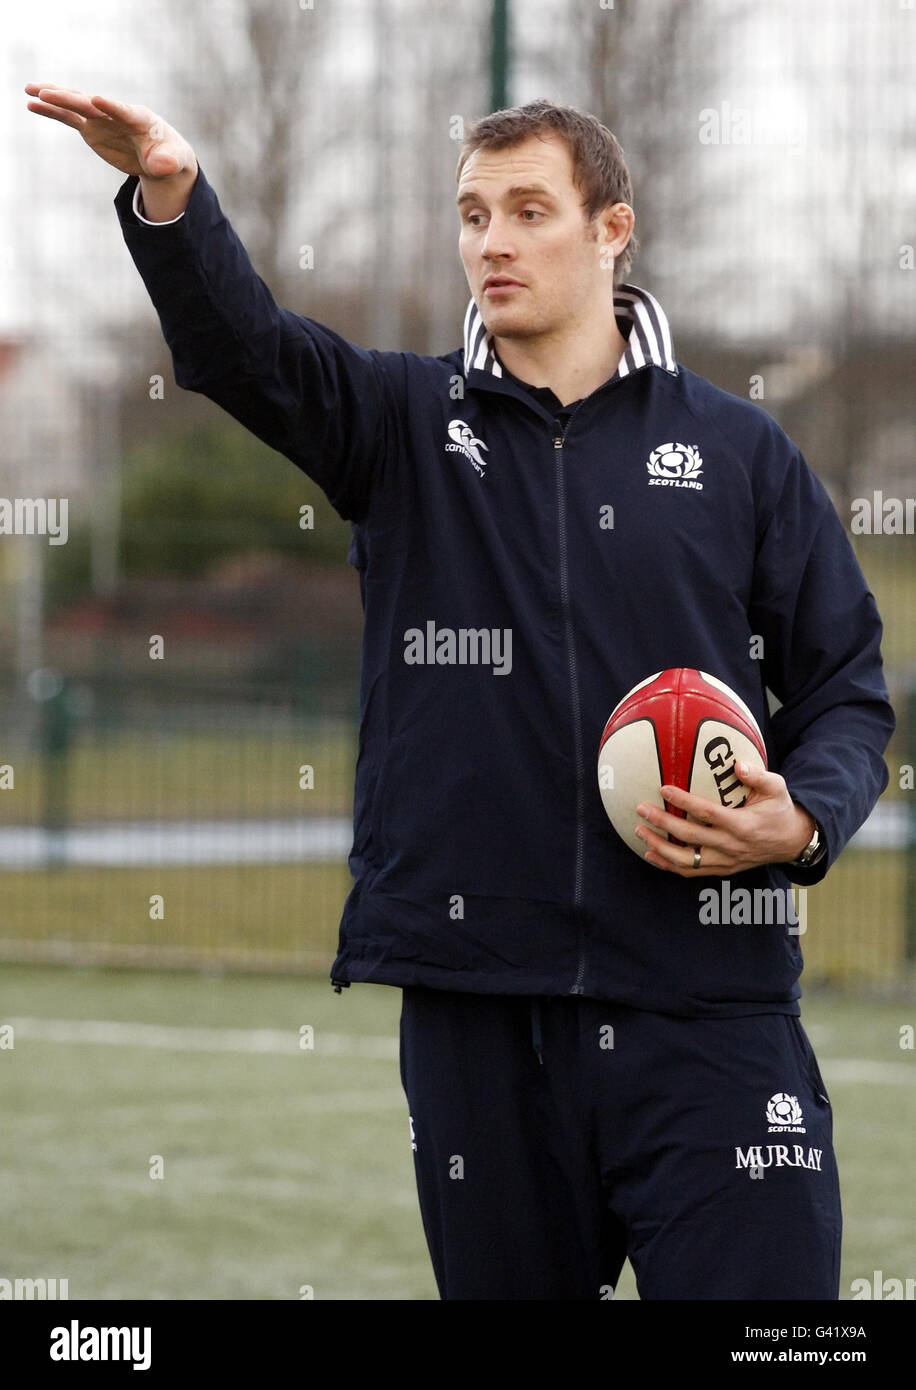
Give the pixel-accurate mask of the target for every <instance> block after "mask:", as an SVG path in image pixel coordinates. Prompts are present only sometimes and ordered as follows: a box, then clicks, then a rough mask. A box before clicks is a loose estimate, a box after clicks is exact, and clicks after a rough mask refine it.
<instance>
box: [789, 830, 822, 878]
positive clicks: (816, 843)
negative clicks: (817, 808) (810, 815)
mask: <svg viewBox="0 0 916 1390" xmlns="http://www.w3.org/2000/svg"><path fill="white" fill-rule="evenodd" d="M826 853H827V846H826V845H825V844H824V838H823V831H822V830H821V827H820V826H819V825H818V823H817V821H815V822H814V834H813V835H812V836H811V839H810V840H809V841H808V843H807V844H806V845H805V848H804V849H803V850H802V852H801V854H800V855H799V856H798V858H797V859H790V860H789V861H788V862H789V863H790V864H791V865H792V866H793V868H796V869H810V868H813V866H814V865H815V864H817V863H819V862H820V860H821V859H823V857H824V855H825V854H826Z"/></svg>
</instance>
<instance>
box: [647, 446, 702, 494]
mask: <svg viewBox="0 0 916 1390" xmlns="http://www.w3.org/2000/svg"><path fill="white" fill-rule="evenodd" d="M646 468H647V469H648V470H649V483H650V485H652V484H654V485H655V486H656V487H689V488H694V489H695V490H696V491H697V492H700V491H701V490H702V487H703V484H702V483H699V482H697V481H696V480H697V478H698V477H699V475H700V473H702V471H703V460H702V458H701V457H700V451H699V449H698V448H697V447H696V445H695V444H659V446H658V448H657V449H653V450H652V452H651V454H650V455H649V461H648V463H647V464H646Z"/></svg>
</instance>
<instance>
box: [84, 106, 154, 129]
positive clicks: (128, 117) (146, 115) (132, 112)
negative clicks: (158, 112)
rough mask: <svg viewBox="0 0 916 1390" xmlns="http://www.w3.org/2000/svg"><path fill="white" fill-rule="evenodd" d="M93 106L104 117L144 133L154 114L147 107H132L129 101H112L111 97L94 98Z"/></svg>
mask: <svg viewBox="0 0 916 1390" xmlns="http://www.w3.org/2000/svg"><path fill="white" fill-rule="evenodd" d="M92 105H93V106H94V107H95V108H96V110H97V111H100V112H101V113H102V114H103V115H105V116H110V117H111V118H112V119H113V120H116V121H123V122H124V124H125V125H128V126H130V127H132V128H133V129H135V130H142V131H144V132H145V131H146V129H147V127H148V126H149V123H150V120H151V118H152V112H151V111H150V110H149V109H148V108H147V107H145V106H132V105H131V104H130V102H127V101H112V99H111V98H110V97H93V98H92Z"/></svg>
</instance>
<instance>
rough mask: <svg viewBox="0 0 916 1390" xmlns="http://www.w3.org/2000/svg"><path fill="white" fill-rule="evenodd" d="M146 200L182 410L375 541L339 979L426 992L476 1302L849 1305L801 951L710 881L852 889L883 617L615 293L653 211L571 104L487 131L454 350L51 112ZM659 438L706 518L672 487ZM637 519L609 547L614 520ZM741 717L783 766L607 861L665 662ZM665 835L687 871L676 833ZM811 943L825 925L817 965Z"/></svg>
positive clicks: (425, 1181)
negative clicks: (825, 883)
mask: <svg viewBox="0 0 916 1390" xmlns="http://www.w3.org/2000/svg"><path fill="white" fill-rule="evenodd" d="M27 91H28V92H29V93H30V95H32V96H33V97H34V98H36V100H33V101H32V102H30V103H29V105H30V109H31V110H34V111H36V112H38V113H39V114H44V115H47V116H50V117H52V118H54V119H57V120H60V121H63V122H64V123H65V124H69V125H73V126H75V127H76V128H77V129H78V130H79V131H80V133H81V134H82V136H83V138H84V139H85V140H86V141H87V143H89V144H90V145H91V146H92V147H93V148H95V149H96V151H97V152H98V153H99V154H101V155H102V157H103V158H106V159H108V161H109V162H110V163H112V164H114V165H115V166H116V167H117V168H119V169H121V170H122V171H123V172H125V173H127V174H128V176H129V177H128V179H127V181H126V182H125V183H124V185H123V186H122V188H121V190H120V192H119V193H118V195H117V198H116V200H115V202H116V207H117V210H118V215H119V218H120V220H121V226H122V229H123V233H124V237H125V240H126V242H127V245H128V247H129V249H130V252H131V254H132V256H133V257H134V260H135V262H136V264H137V267H138V269H139V271H140V274H141V275H142V277H143V279H144V282H145V283H146V285H147V288H148V290H149V292H150V295H151V297H152V299H153V301H154V303H155V305H156V308H157V310H158V312H159V315H160V319H161V322H162V327H163V331H164V334H165V337H166V340H167V342H168V344H169V347H170V348H171V351H172V354H173V360H174V365H175V377H176V380H177V381H178V383H179V384H180V385H182V386H184V387H187V388H188V389H191V390H197V391H202V392H204V393H205V394H206V395H207V396H209V397H210V398H211V399H212V400H214V401H216V402H217V403H219V404H220V405H222V406H223V407H224V408H225V409H227V410H228V411H229V412H230V413H231V414H232V415H234V416H235V417H236V418H237V419H239V420H240V421H242V422H243V423H244V424H245V425H247V426H248V428H249V429H251V430H253V431H254V433H256V434H257V435H258V436H259V437H260V438H262V439H264V440H265V441H266V442H267V443H269V444H271V445H273V447H275V448H277V449H279V450H280V451H281V452H283V453H284V454H286V455H287V456H288V457H289V458H290V459H292V461H293V462H295V463H296V464H297V465H298V466H299V467H301V468H303V469H304V470H305V471H306V472H307V473H308V474H309V475H310V476H311V477H313V478H315V479H316V480H317V481H318V482H319V483H320V484H321V486H322V487H323V488H324V489H325V491H326V492H327V494H328V496H329V497H330V499H331V501H332V502H333V504H334V505H335V507H336V508H337V509H338V511H339V512H340V514H341V515H342V516H344V517H346V518H349V519H350V520H351V521H352V523H353V544H352V547H351V559H352V560H353V562H354V564H355V565H356V567H357V568H358V570H359V576H360V585H361V592H362V598H363V605H364V610H365V633H364V649H363V667H362V682H361V715H362V719H361V730H360V751H359V759H358V765H357V774H356V805H355V827H354V843H353V850H352V854H351V861H350V862H351V866H352V869H353V874H354V878H355V883H354V887H353V889H352V891H351V893H350V896H349V898H348V900H347V904H346V907H345V910H344V915H343V922H342V926H341V941H340V950H339V953H338V956H337V959H336V960H335V962H334V966H333V969H332V978H333V980H334V982H335V984H336V986H337V988H338V989H340V988H341V987H342V986H346V985H349V984H350V983H351V982H355V981H365V980H372V981H376V982H381V983H388V984H392V985H398V986H400V987H402V989H403V1007H402V1014H401V1075H402V1080H403V1083H404V1087H405V1091H406V1094H407V1097H408V1102H409V1108H410V1117H411V1126H410V1128H411V1135H412V1143H413V1147H414V1151H415V1164H416V1173H417V1180H418V1188H419V1196H420V1208H421V1214H422V1218H423V1223H424V1228H425V1231H426V1235H427V1240H428V1243H429V1248H430V1252H431V1256H432V1259H433V1264H434V1268H435V1272H436V1277H437V1280H438V1284H439V1289H440V1292H441V1294H442V1297H443V1298H448V1299H469V1298H485V1299H522V1298H524V1299H560V1298H562V1299H566V1298H573V1299H600V1298H606V1297H608V1296H610V1295H611V1294H612V1293H613V1288H614V1285H615V1284H616V1282H617V1278H618V1275H619V1272H620V1269H621V1266H622V1263H623V1260H624V1258H625V1257H627V1256H628V1257H629V1258H630V1260H631V1262H632V1264H633V1267H634V1270H635V1273H636V1277H637V1283H638V1287H639V1291H640V1295H641V1297H642V1298H644V1299H662V1298H707V1299H714V1298H721V1299H732V1298H754V1299H769V1298H790V1299H811V1298H831V1299H833V1298H836V1297H837V1295H838V1284H839V1254H840V1229H841V1213H840V1202H839V1191H838V1180H837V1173H836V1163H835V1159H834V1154H833V1147H832V1120H831V1111H830V1104H829V1100H828V1098H827V1095H826V1092H825V1090H824V1085H823V1081H822V1079H821V1076H820V1073H819V1070H818V1066H817V1062H816V1059H815V1057H814V1054H813V1052H812V1050H811V1046H810V1043H809V1042H808V1039H807V1037H806V1035H805V1033H804V1031H803V1029H802V1027H801V1023H800V1021H799V1005H798V998H799V995H800V990H799V987H798V976H799V974H800V970H801V952H800V949H799V941H798V935H797V934H794V935H793V933H792V929H791V927H789V928H788V929H787V926H786V924H785V922H783V923H782V924H780V923H779V922H776V923H773V922H772V918H771V916H769V917H768V919H767V921H762V920H757V921H755V922H753V923H751V924H748V925H729V926H718V927H712V926H710V925H708V924H705V923H704V921H703V919H702V915H701V913H700V911H699V893H700V891H701V889H702V888H703V887H704V886H706V887H708V886H709V884H710V882H717V881H718V880H721V879H727V880H729V881H735V883H736V886H737V885H740V886H741V887H746V888H761V889H768V890H772V889H773V888H782V889H788V886H789V880H790V879H791V880H794V881H795V882H796V883H799V884H813V883H816V882H817V881H819V880H820V879H821V878H822V877H823V876H824V874H825V873H826V872H827V869H828V867H829V866H830V864H832V863H833V862H834V860H835V859H836V857H837V855H838V854H839V853H840V851H841V850H842V848H843V846H844V845H845V844H846V842H847V841H848V840H849V838H850V836H851V835H852V834H853V833H854V831H855V830H856V829H857V828H858V826H859V825H861V824H862V822H863V821H864V820H865V819H866V817H867V815H868V814H869V812H870V811H871V809H872V807H873V805H874V803H875V801H876V799H877V797H878V795H879V794H880V792H881V791H882V790H883V789H884V786H885V785H886V783H887V772H886V769H885V767H884V763H883V759H882V754H883V750H884V748H885V747H886V744H887V741H888V739H889V737H890V734H891V732H892V730H893V727H894V718H893V713H892V711H891V709H890V706H889V704H888V697H887V690H886V688H885V684H884V680H883V676H882V668H881V658H880V638H881V623H880V620H879V617H878V614H877V612H876V609H875V604H874V600H873V598H872V596H871V594H870V592H869V590H868V588H867V585H866V583H865V580H864V578H863V576H862V574H861V571H860V569H859V567H858V564H857V563H856V560H855V557H854V555H853V553H852V550H851V547H850V545H849V543H848V540H847V538H846V536H845V533H844V531H843V528H842V525H841V523H840V521H839V518H838V517H837V515H836V513H835V511H834V509H833V507H832V506H831V504H830V502H829V499H828V497H827V494H826V492H825V490H824V488H823V486H822V485H821V484H820V482H819V481H818V480H817V479H816V477H815V476H814V475H813V474H812V472H811V471H810V470H809V468H808V466H807V465H806V463H805V461H804V460H803V459H802V457H801V455H800V453H799V451H798V449H797V448H796V447H795V445H794V444H793V443H792V442H791V441H790V440H789V439H788V438H787V437H786V436H785V434H784V433H783V432H782V431H781V430H780V429H779V427H778V426H777V425H776V424H775V423H774V422H773V420H771V419H770V417H769V416H768V415H767V414H766V413H765V412H764V411H762V410H761V409H759V408H758V407H756V406H754V405H752V404H750V403H748V402H746V401H742V400H740V399H738V398H736V397H733V396H729V395H727V394H726V393H724V392H722V391H720V390H718V389H717V388H715V387H714V386H712V385H711V384H710V383H708V382H706V381H703V380H702V379H700V378H698V377H697V376H695V375H694V374H693V373H691V372H688V371H686V370H685V369H684V368H683V367H680V366H679V365H678V364H677V362H676V359H675V356H674V351H673V346H672V340H671V334H670V329H669V326H668V323H667V320H666V318H665V315H664V313H663V311H662V309H661V307H660V306H659V305H658V303H657V302H656V301H655V300H654V298H653V297H652V296H651V295H650V294H648V293H647V292H646V291H644V290H642V289H639V288H637V287H635V286H632V285H626V284H624V283H623V281H622V277H623V275H624V274H625V272H626V269H627V267H628V263H629V260H628V258H629V254H630V251H631V249H632V244H633V242H632V237H633V225H634V215H633V211H632V208H631V206H630V204H631V193H630V183H629V177H628V174H627V171H626V167H625V164H624V161H623V156H622V152H621V150H620V147H619V145H618V144H617V142H616V140H615V139H614V137H613V136H612V135H611V133H610V132H609V131H607V130H606V129H605V128H604V127H603V126H601V125H600V124H599V122H597V121H596V120H595V119H594V118H592V117H590V116H586V115H583V114H582V113H580V112H577V111H574V110H572V109H571V108H567V107H557V106H552V105H550V104H549V103H546V102H538V103H533V104H531V105H529V106H526V107H521V108H514V109H512V110H510V111H507V112H499V113H496V114H494V115H492V116H490V117H488V118H485V119H484V120H483V121H482V122H479V123H478V124H477V126H475V127H474V129H473V130H472V131H471V132H470V134H469V136H468V139H467V140H466V142H465V145H464V147H463V150H462V157H461V162H460V165H459V171H458V210H459V215H460V227H461V230H460V242H459V245H460V253H461V259H462V262H463V265H464V269H465V273H466V275H467V279H468V284H469V286H470V289H471V293H472V295H473V299H472V302H471V304H470V306H469V309H468V313H467V317H466V320H465V333H464V347H463V349H462V350H461V351H456V352H453V353H450V354H448V355H446V356H444V357H441V358H432V357H423V356H418V355H414V354H409V353H397V352H377V351H367V350H364V349H362V348H358V347H356V346H354V345H353V344H351V343H348V342H346V341H344V340H343V339H341V338H340V337H339V336H338V335H336V334H334V333H333V332H331V331H330V330H329V329H327V328H325V327H323V326H321V325H319V324H316V323H314V322H313V321H311V320H308V319H304V318H301V317H299V316H297V315H295V314H292V313H290V312H288V311H286V310H283V309H280V308H278V307H277V305H276V304H275V303H274V301H273V299H272V298H271V295H270V293H269V291H268V289H267V288H266V286H265V285H264V284H263V282H262V281H260V280H259V279H258V277H257V276H256V274H255V272H254V271H253V269H252V268H251V265H250V263H249V261H248V258H247V256H246V254H245V251H244V249H243V247H242V246H241V244H240V243H239V241H238V239H237V238H236V236H235V234H234V233H233V231H232V228H231V227H230V225H229V223H228V222H227V221H226V219H225V217H224V216H223V214H222V211H221V209H220V207H219V204H218V202H217V199H216V196H215V194H214V192H213V190H212V189H211V187H210V186H209V184H208V182H207V180H206V178H205V176H204V174H203V172H202V170H200V169H199V167H198V164H197V160H196V158H195V156H194V153H193V151H192V150H191V148H190V146H189V145H188V143H187V141H186V140H184V139H183V137H181V136H180V135H178V133H177V132H175V131H173V130H172V129H171V127H169V126H167V125H165V123H163V122H162V121H161V120H159V119H158V118H157V117H155V116H154V114H153V113H152V112H151V111H149V110H148V109H147V108H145V107H136V106H127V105H124V104H121V103H117V102H112V101H108V100H105V99H102V98H98V97H96V98H92V99H91V100H90V98H89V97H87V96H86V95H85V94H84V93H79V92H74V91H72V90H69V89H63V88H50V87H40V86H39V84H31V85H30V86H29V87H28V88H27ZM666 441H681V442H682V443H681V445H679V446H678V447H683V446H684V445H688V444H689V445H690V446H691V447H692V448H693V450H694V451H695V454H694V455H693V457H699V459H700V460H701V466H702V484H703V486H702V488H692V489H676V488H660V487H654V486H651V485H650V474H649V471H648V460H649V459H650V457H651V455H652V454H653V451H655V450H656V449H658V448H659V447H660V446H662V445H664V447H665V448H666V449H669V450H670V449H671V447H672V446H671V444H670V443H666ZM611 516H612V517H613V523H612V525H611V526H608V525H607V519H608V518H609V517H611ZM673 666H688V667H696V668H699V669H702V670H705V671H709V672H711V673H712V674H714V675H715V676H717V677H718V678H719V679H721V680H724V681H725V682H726V683H727V684H728V685H729V686H731V687H732V688H733V689H734V690H736V691H737V693H738V694H739V695H740V696H741V698H742V699H744V700H745V701H746V703H747V704H748V705H749V706H750V707H751V709H752V710H753V712H754V714H755V716H756V718H757V720H758V722H759V723H760V725H761V727H762V729H763V731H764V735H765V738H766V745H767V749H768V754H769V763H770V768H771V769H772V770H770V771H764V770H763V769H761V768H757V767H754V766H744V765H741V764H739V765H738V766H737V769H736V771H737V775H738V776H739V777H740V778H741V780H742V781H743V782H744V783H745V784H746V785H747V787H748V789H749V795H748V798H747V801H746V803H745V805H744V806H743V807H741V808H740V809H738V810H732V809H727V808H724V807H721V806H718V805H716V804H714V803H713V802H711V801H706V800H704V799H702V798H697V797H692V796H689V795H687V794H686V793H684V792H682V791H680V790H678V789H666V791H665V796H666V799H667V800H668V802H669V803H670V804H671V805H673V806H674V807H676V808H681V809H683V810H686V811H689V812H690V813H691V814H692V815H693V816H695V817H696V821H695V822H691V823H686V822H685V821H684V820H683V819H679V818H676V817H674V816H673V815H671V814H669V813H667V812H665V811H661V810H659V809H655V808H648V807H641V808H635V807H634V821H637V819H639V818H640V817H641V822H640V823H641V830H640V834H641V836H642V838H643V839H644V841H645V845H646V854H645V859H644V860H641V859H639V858H638V857H637V856H635V855H633V854H632V853H631V851H630V850H629V849H628V848H627V847H626V846H625V845H624V844H623V842H622V841H621V840H620V839H619V837H618V836H617V835H616V834H615V833H614V831H613V830H612V829H611V827H610V825H609V823H608V820H607V817H606V816H605V814H604V811H603V808H602V805H601V800H600V796H599V792H598V788H597V785H596V778H595V773H594V766H595V764H594V759H595V756H596V753H597V746H598V739H599V737H600V734H601V731H602V728H603V726H604V723H605V720H606V719H607V716H608V714H609V712H610V710H611V709H612V707H613V706H614V705H615V704H616V703H617V701H618V700H619V699H620V698H621V696H622V695H623V694H624V693H625V692H626V691H627V690H629V689H630V688H631V687H632V686H633V685H635V684H636V683H637V682H638V681H640V680H642V679H645V678H646V677H647V676H649V675H651V674H653V673H654V672H656V671H659V670H661V669H663V668H667V667H673ZM667 832H672V833H673V834H674V835H676V837H678V838H679V839H680V840H682V841H683V842H684V843H683V844H675V843H672V842H671V841H669V839H668V838H667ZM797 931H798V928H797V927H796V933H797Z"/></svg>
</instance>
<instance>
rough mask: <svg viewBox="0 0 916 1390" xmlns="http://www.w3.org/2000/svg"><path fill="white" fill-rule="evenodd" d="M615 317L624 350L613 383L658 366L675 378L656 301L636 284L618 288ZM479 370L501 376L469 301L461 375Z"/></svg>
mask: <svg viewBox="0 0 916 1390" xmlns="http://www.w3.org/2000/svg"><path fill="white" fill-rule="evenodd" d="M614 317H615V318H616V320H617V327H618V328H619V329H620V333H621V336H622V337H624V338H625V339H626V343H627V346H626V351H625V352H624V354H623V356H622V357H621V359H620V361H619V363H618V364H617V370H616V371H615V373H614V375H613V377H611V380H612V381H615V380H616V379H617V378H618V377H624V376H631V375H632V373H633V372H638V371H639V370H640V368H642V367H653V366H654V367H661V368H663V370H664V371H666V372H670V373H671V374H672V376H676V375H677V362H676V361H675V357H674V344H673V342H672V340H671V329H670V327H669V326H668V319H667V317H666V316H665V312H664V310H663V309H662V306H661V305H660V304H659V302H658V300H657V299H655V297H654V296H653V295H651V294H649V291H648V290H642V289H640V288H639V286H638V285H618V286H617V288H616V290H615V291H614ZM470 371H479V372H483V373H484V374H486V375H488V376H490V377H502V376H504V371H503V366H502V363H501V362H500V360H499V358H498V357H497V356H496V351H495V348H494V346H493V339H492V336H491V334H489V333H488V332H487V330H486V328H485V327H484V322H483V319H482V318H481V316H480V310H479V309H478V308H477V305H476V303H475V302H474V300H473V299H472V300H471V302H470V304H469V305H468V309H467V313H466V314H465V316H464V374H465V376H467V375H468V373H469V372H470Z"/></svg>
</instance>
